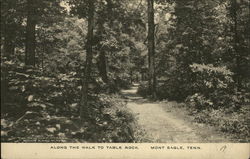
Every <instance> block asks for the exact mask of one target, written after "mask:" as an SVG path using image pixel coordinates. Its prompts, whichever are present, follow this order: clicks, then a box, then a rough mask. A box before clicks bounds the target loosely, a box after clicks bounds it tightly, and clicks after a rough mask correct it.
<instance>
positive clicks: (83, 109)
mask: <svg viewBox="0 0 250 159" xmlns="http://www.w3.org/2000/svg"><path fill="white" fill-rule="evenodd" d="M94 12H95V5H94V0H89V1H88V33H87V44H86V53H87V55H86V63H85V71H84V77H83V89H82V98H81V106H80V117H81V120H82V121H84V119H86V118H88V117H89V105H88V92H89V88H88V85H89V82H90V79H91V67H92V58H93V52H92V46H93V34H94Z"/></svg>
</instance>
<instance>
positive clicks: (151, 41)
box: [148, 0, 156, 98]
mask: <svg viewBox="0 0 250 159" xmlns="http://www.w3.org/2000/svg"><path fill="white" fill-rule="evenodd" d="M154 33H155V24H154V0H148V62H149V82H148V83H149V91H150V93H151V95H152V96H153V98H156V76H155V57H154V56H155V38H154V35H155V34H154Z"/></svg>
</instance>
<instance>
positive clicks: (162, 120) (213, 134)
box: [122, 85, 229, 143]
mask: <svg viewBox="0 0 250 159" xmlns="http://www.w3.org/2000/svg"><path fill="white" fill-rule="evenodd" d="M136 91H137V86H136V85H135V86H134V87H132V88H131V89H129V90H123V91H122V94H123V95H124V96H125V97H126V98H127V101H128V103H127V107H128V108H129V109H131V111H132V112H133V113H135V114H137V115H138V123H139V125H140V126H141V127H142V128H144V129H145V131H146V132H147V133H148V135H149V136H151V138H153V141H154V142H159V143H164V142H168V143H170V142H173V143H176V142H179V143H180V142H182V143H186V142H189V143H190V142H229V139H227V138H226V137H225V136H224V135H223V134H221V133H220V132H217V131H215V130H214V128H212V127H208V126H206V125H203V124H197V123H193V122H192V120H191V117H190V116H188V115H187V114H186V113H185V110H184V109H183V110H182V109H181V108H177V107H176V106H177V105H178V104H177V103H176V102H150V101H149V100H147V99H143V98H142V97H140V96H138V95H136Z"/></svg>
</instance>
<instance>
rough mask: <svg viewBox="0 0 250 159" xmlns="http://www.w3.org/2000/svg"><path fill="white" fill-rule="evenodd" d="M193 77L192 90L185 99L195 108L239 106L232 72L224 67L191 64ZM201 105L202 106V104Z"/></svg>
mask: <svg viewBox="0 0 250 159" xmlns="http://www.w3.org/2000/svg"><path fill="white" fill-rule="evenodd" d="M190 67H191V69H192V71H193V76H194V77H195V82H194V83H193V86H192V88H193V91H194V92H196V94H194V95H191V96H189V97H188V98H187V100H186V101H188V102H189V104H191V105H192V104H194V105H196V108H199V109H201V108H206V107H213V108H219V107H239V105H240V103H241V102H240V101H239V98H238V96H237V94H236V91H235V87H234V81H233V79H232V75H233V73H232V72H231V71H230V70H228V69H227V68H225V67H215V66H213V65H201V64H193V65H191V66H190ZM202 105H203V106H202Z"/></svg>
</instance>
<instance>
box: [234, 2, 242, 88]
mask: <svg viewBox="0 0 250 159" xmlns="http://www.w3.org/2000/svg"><path fill="white" fill-rule="evenodd" d="M237 12H238V4H237V0H233V1H232V19H233V22H234V26H233V32H234V42H233V43H234V54H235V65H236V66H235V72H236V74H235V79H236V83H237V89H240V87H241V68H240V61H241V60H240V52H239V46H238V45H239V36H238V18H237V16H238V14H237Z"/></svg>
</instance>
